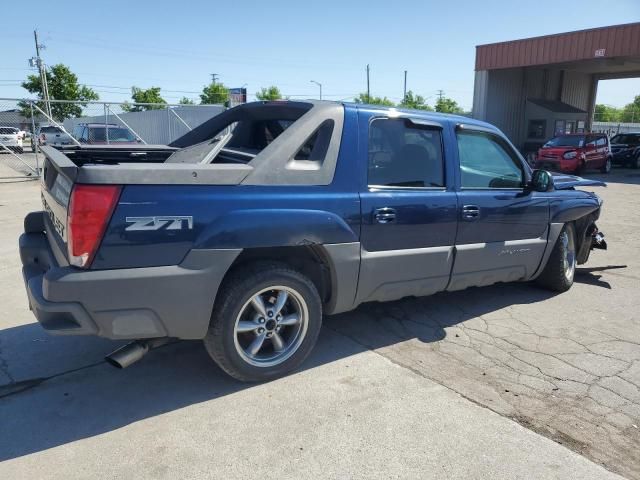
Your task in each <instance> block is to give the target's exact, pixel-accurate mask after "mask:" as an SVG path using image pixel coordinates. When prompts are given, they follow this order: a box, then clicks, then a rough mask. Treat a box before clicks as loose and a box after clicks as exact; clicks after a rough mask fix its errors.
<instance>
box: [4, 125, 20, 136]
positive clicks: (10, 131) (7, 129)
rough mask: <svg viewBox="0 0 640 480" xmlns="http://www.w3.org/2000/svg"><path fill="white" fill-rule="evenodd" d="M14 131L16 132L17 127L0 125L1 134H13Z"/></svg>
mask: <svg viewBox="0 0 640 480" xmlns="http://www.w3.org/2000/svg"><path fill="white" fill-rule="evenodd" d="M16 133H18V129H17V128H12V127H0V134H2V135H14V134H16Z"/></svg>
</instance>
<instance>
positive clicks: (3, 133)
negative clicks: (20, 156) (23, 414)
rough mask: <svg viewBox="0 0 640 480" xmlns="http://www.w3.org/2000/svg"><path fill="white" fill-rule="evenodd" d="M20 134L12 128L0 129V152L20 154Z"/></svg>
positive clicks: (21, 150) (21, 149)
mask: <svg viewBox="0 0 640 480" xmlns="http://www.w3.org/2000/svg"><path fill="white" fill-rule="evenodd" d="M22 137H23V135H22V133H21V132H20V130H18V129H17V128H14V127H0V151H2V152H6V151H7V149H9V150H11V151H12V152H16V153H22V152H23V151H24V150H23V148H22Z"/></svg>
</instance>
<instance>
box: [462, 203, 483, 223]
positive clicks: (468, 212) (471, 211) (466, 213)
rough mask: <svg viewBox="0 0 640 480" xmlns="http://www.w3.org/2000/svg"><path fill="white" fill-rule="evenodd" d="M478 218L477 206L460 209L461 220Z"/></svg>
mask: <svg viewBox="0 0 640 480" xmlns="http://www.w3.org/2000/svg"><path fill="white" fill-rule="evenodd" d="M479 216H480V207H478V206H477V205H464V206H463V207H462V218H463V219H465V220H475V219H476V218H478V217H479Z"/></svg>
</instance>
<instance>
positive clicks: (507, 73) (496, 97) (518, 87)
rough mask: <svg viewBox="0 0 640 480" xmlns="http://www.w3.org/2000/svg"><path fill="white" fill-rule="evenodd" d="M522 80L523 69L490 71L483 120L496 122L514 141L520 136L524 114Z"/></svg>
mask: <svg viewBox="0 0 640 480" xmlns="http://www.w3.org/2000/svg"><path fill="white" fill-rule="evenodd" d="M522 80H523V76H522V69H509V70H492V71H489V72H488V84H487V87H486V108H485V115H484V118H482V120H486V121H487V122H489V123H492V124H494V125H495V126H496V127H498V128H499V129H500V130H502V131H503V132H504V134H505V135H507V137H509V139H511V140H512V141H513V140H514V139H515V140H517V139H518V138H519V137H520V129H521V128H522V120H523V116H524V97H523V95H522ZM474 103H475V102H474ZM475 116H476V115H475V112H474V117H475Z"/></svg>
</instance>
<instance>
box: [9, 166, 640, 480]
mask: <svg viewBox="0 0 640 480" xmlns="http://www.w3.org/2000/svg"><path fill="white" fill-rule="evenodd" d="M620 175H621V176H620V178H621V179H625V178H627V177H624V176H623V175H622V174H620ZM612 178H617V177H612ZM634 178H635V177H630V179H631V181H629V182H628V183H623V182H619V184H617V185H619V186H614V185H613V184H612V186H610V187H609V189H607V190H606V191H605V192H603V196H605V199H606V201H607V208H610V209H611V210H606V212H607V213H606V215H605V218H603V221H602V222H601V226H602V229H603V230H604V231H605V232H606V233H607V234H608V238H609V241H610V244H611V245H612V249H611V250H610V251H608V252H598V255H599V256H598V257H594V261H593V262H591V263H590V264H589V265H588V267H589V268H596V269H600V270H589V271H582V272H580V274H579V277H580V276H582V277H584V279H585V281H584V282H580V281H578V283H577V284H576V285H575V286H574V288H573V289H572V290H571V291H570V292H568V293H566V294H563V295H557V296H552V295H549V294H548V293H547V292H543V291H540V290H537V289H535V288H532V287H531V286H527V285H508V286H507V285H501V286H495V287H489V288H485V289H474V290H468V291H465V292H458V293H455V294H446V295H438V296H436V297H432V298H429V299H413V300H405V301H402V302H393V303H390V304H384V305H368V306H365V307H363V308H361V309H358V310H357V311H356V312H353V313H350V314H345V315H342V316H338V317H333V318H328V319H326V320H325V325H326V326H325V328H324V329H323V333H322V335H321V339H320V342H319V344H318V346H317V348H316V350H315V351H314V353H313V355H312V357H311V358H310V360H309V361H308V362H306V364H305V365H304V368H303V370H302V371H300V372H298V373H296V374H294V375H291V376H289V377H287V378H284V379H280V380H277V381H274V382H270V383H267V384H262V385H245V384H240V383H238V382H235V381H233V380H231V379H229V378H227V377H226V376H224V374H222V373H221V372H220V371H219V370H218V369H217V368H216V367H215V365H213V363H212V362H211V361H210V360H209V358H208V357H207V355H206V352H205V351H204V348H203V347H202V345H201V344H200V342H181V343H177V344H172V345H168V346H165V347H163V348H161V349H159V350H156V351H154V352H152V353H151V354H150V355H148V356H147V357H146V358H145V359H144V360H143V361H142V362H140V363H139V364H137V365H135V366H133V367H131V368H130V369H127V370H124V371H118V370H115V369H113V368H112V367H109V366H107V365H106V364H104V363H103V362H102V357H103V355H104V354H105V353H107V352H109V351H111V350H112V349H114V348H115V347H116V346H117V344H116V343H115V342H110V341H107V340H102V339H96V338H88V337H67V338H64V337H51V336H48V335H47V334H46V333H45V332H44V331H43V330H42V329H41V328H40V327H39V326H38V325H37V324H34V320H33V318H32V316H31V313H30V312H29V311H28V310H27V308H26V296H25V294H24V291H23V286H22V280H21V278H20V274H19V260H18V256H17V247H16V241H17V236H18V234H19V232H20V229H21V222H22V217H23V216H24V214H25V213H26V212H28V211H30V210H32V209H36V208H38V205H39V194H38V188H37V185H36V184H35V183H8V184H0V222H1V224H2V228H0V259H1V260H0V282H1V284H2V285H3V289H2V290H1V291H0V397H2V398H0V426H2V428H0V478H12V479H13V478H16V479H20V478H60V477H64V478H70V479H73V478H86V477H94V478H120V477H123V478H131V477H134V476H135V477H136V478H176V477H179V478H318V477H320V478H510V479H511V478H587V479H588V478H619V477H617V476H616V475H615V474H613V473H611V472H609V471H607V470H605V469H604V468H603V467H602V466H600V465H598V464H596V463H593V462H592V461H590V460H589V459H587V458H586V457H585V456H583V455H581V454H580V453H582V454H584V455H587V456H589V457H590V458H592V459H595V460H597V461H599V462H603V463H605V464H606V465H607V467H608V468H609V469H612V470H616V471H619V472H622V473H624V474H625V475H627V476H629V477H631V478H637V472H638V468H639V465H638V457H637V455H634V452H637V451H638V450H637V448H636V449H635V450H633V449H632V448H633V447H635V446H636V445H637V441H638V440H637V439H638V437H637V436H635V435H637V434H636V433H635V432H634V430H637V429H634V426H633V425H634V422H637V418H638V417H637V416H636V413H635V410H634V408H635V407H634V405H637V401H636V400H634V398H635V397H633V395H634V390H633V389H632V387H630V386H629V385H627V383H629V384H631V385H637V384H638V383H640V382H639V379H640V371H638V368H637V366H638V365H639V364H638V361H637V359H636V355H637V353H638V348H637V345H636V344H634V338H635V342H637V341H638V338H640V336H638V334H637V333H638V330H637V328H638V316H637V314H636V313H635V312H636V311H637V305H638V303H637V297H636V296H634V295H633V294H634V293H635V291H634V285H636V286H637V282H636V281H635V278H636V276H637V272H638V271H639V269H638V266H639V265H638V263H637V262H638V260H637V259H638V256H637V255H635V256H634V254H637V248H638V247H637V246H635V245H633V244H631V243H628V242H625V237H628V235H630V234H633V232H634V231H635V232H637V231H638V230H637V228H638V225H636V224H635V223H634V221H635V220H634V219H633V218H632V219H627V218H623V217H621V215H622V212H624V210H625V208H626V206H627V205H628V202H629V200H628V197H629V196H631V195H633V193H634V192H636V189H638V188H639V187H638V186H637V185H636V184H635V183H633V182H635V179H634ZM632 202H633V200H632ZM614 212H615V213H614ZM636 218H637V217H636ZM613 227H615V228H613ZM614 230H615V231H614ZM614 245H615V247H614ZM620 265H625V267H624V268H617V269H612V268H609V267H611V266H620ZM604 267H606V268H604ZM603 283H607V284H609V286H610V287H611V288H605V287H603V286H601V285H602V284H603ZM596 306H597V310H596V311H597V314H598V315H599V317H600V318H595V317H593V311H592V309H593V308H595V307H596ZM603 335H607V336H603ZM609 337H611V338H609ZM572 342H574V343H575V344H574V343H572ZM520 370H523V371H520ZM525 370H526V371H525ZM617 379H622V380H624V381H626V382H627V383H622V382H621V381H619V380H617ZM602 382H605V384H604V386H602V385H603V383H602ZM600 388H602V389H603V390H604V391H606V392H609V393H610V394H611V393H614V392H617V393H614V394H615V395H617V396H618V397H620V398H623V399H625V400H616V397H614V396H613V395H609V396H606V394H603V393H602V391H601V390H600ZM623 389H624V390H623ZM585 390H586V393H585ZM3 395H4V396H3ZM627 397H629V399H627ZM592 402H596V403H598V402H599V403H598V404H599V405H600V407H598V408H603V409H605V408H606V409H607V410H603V411H602V414H601V415H600V416H599V417H597V420H598V422H599V423H598V424H597V428H596V427H594V428H593V429H592V428H591V427H590V426H591V425H595V424H594V423H592V422H595V421H596V417H595V411H594V410H593V409H595V408H596V407H595V406H594V407H593V408H590V407H589V406H590V405H591V403H592ZM580 412H583V414H582V417H584V418H582V423H576V422H575V421H574V420H573V419H574V418H581V417H580V415H579V413H580ZM572 422H573V423H572ZM563 423H567V424H568V425H565V426H563ZM635 425H637V423H635ZM525 427H527V428H525ZM579 427H583V428H579ZM581 431H584V432H583V437H584V438H583V437H579V436H578V435H577V433H576V432H581ZM540 433H541V434H542V435H541V434H540ZM565 445H566V446H568V447H570V448H571V449H569V448H566V447H565ZM578 452H579V453H578Z"/></svg>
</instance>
